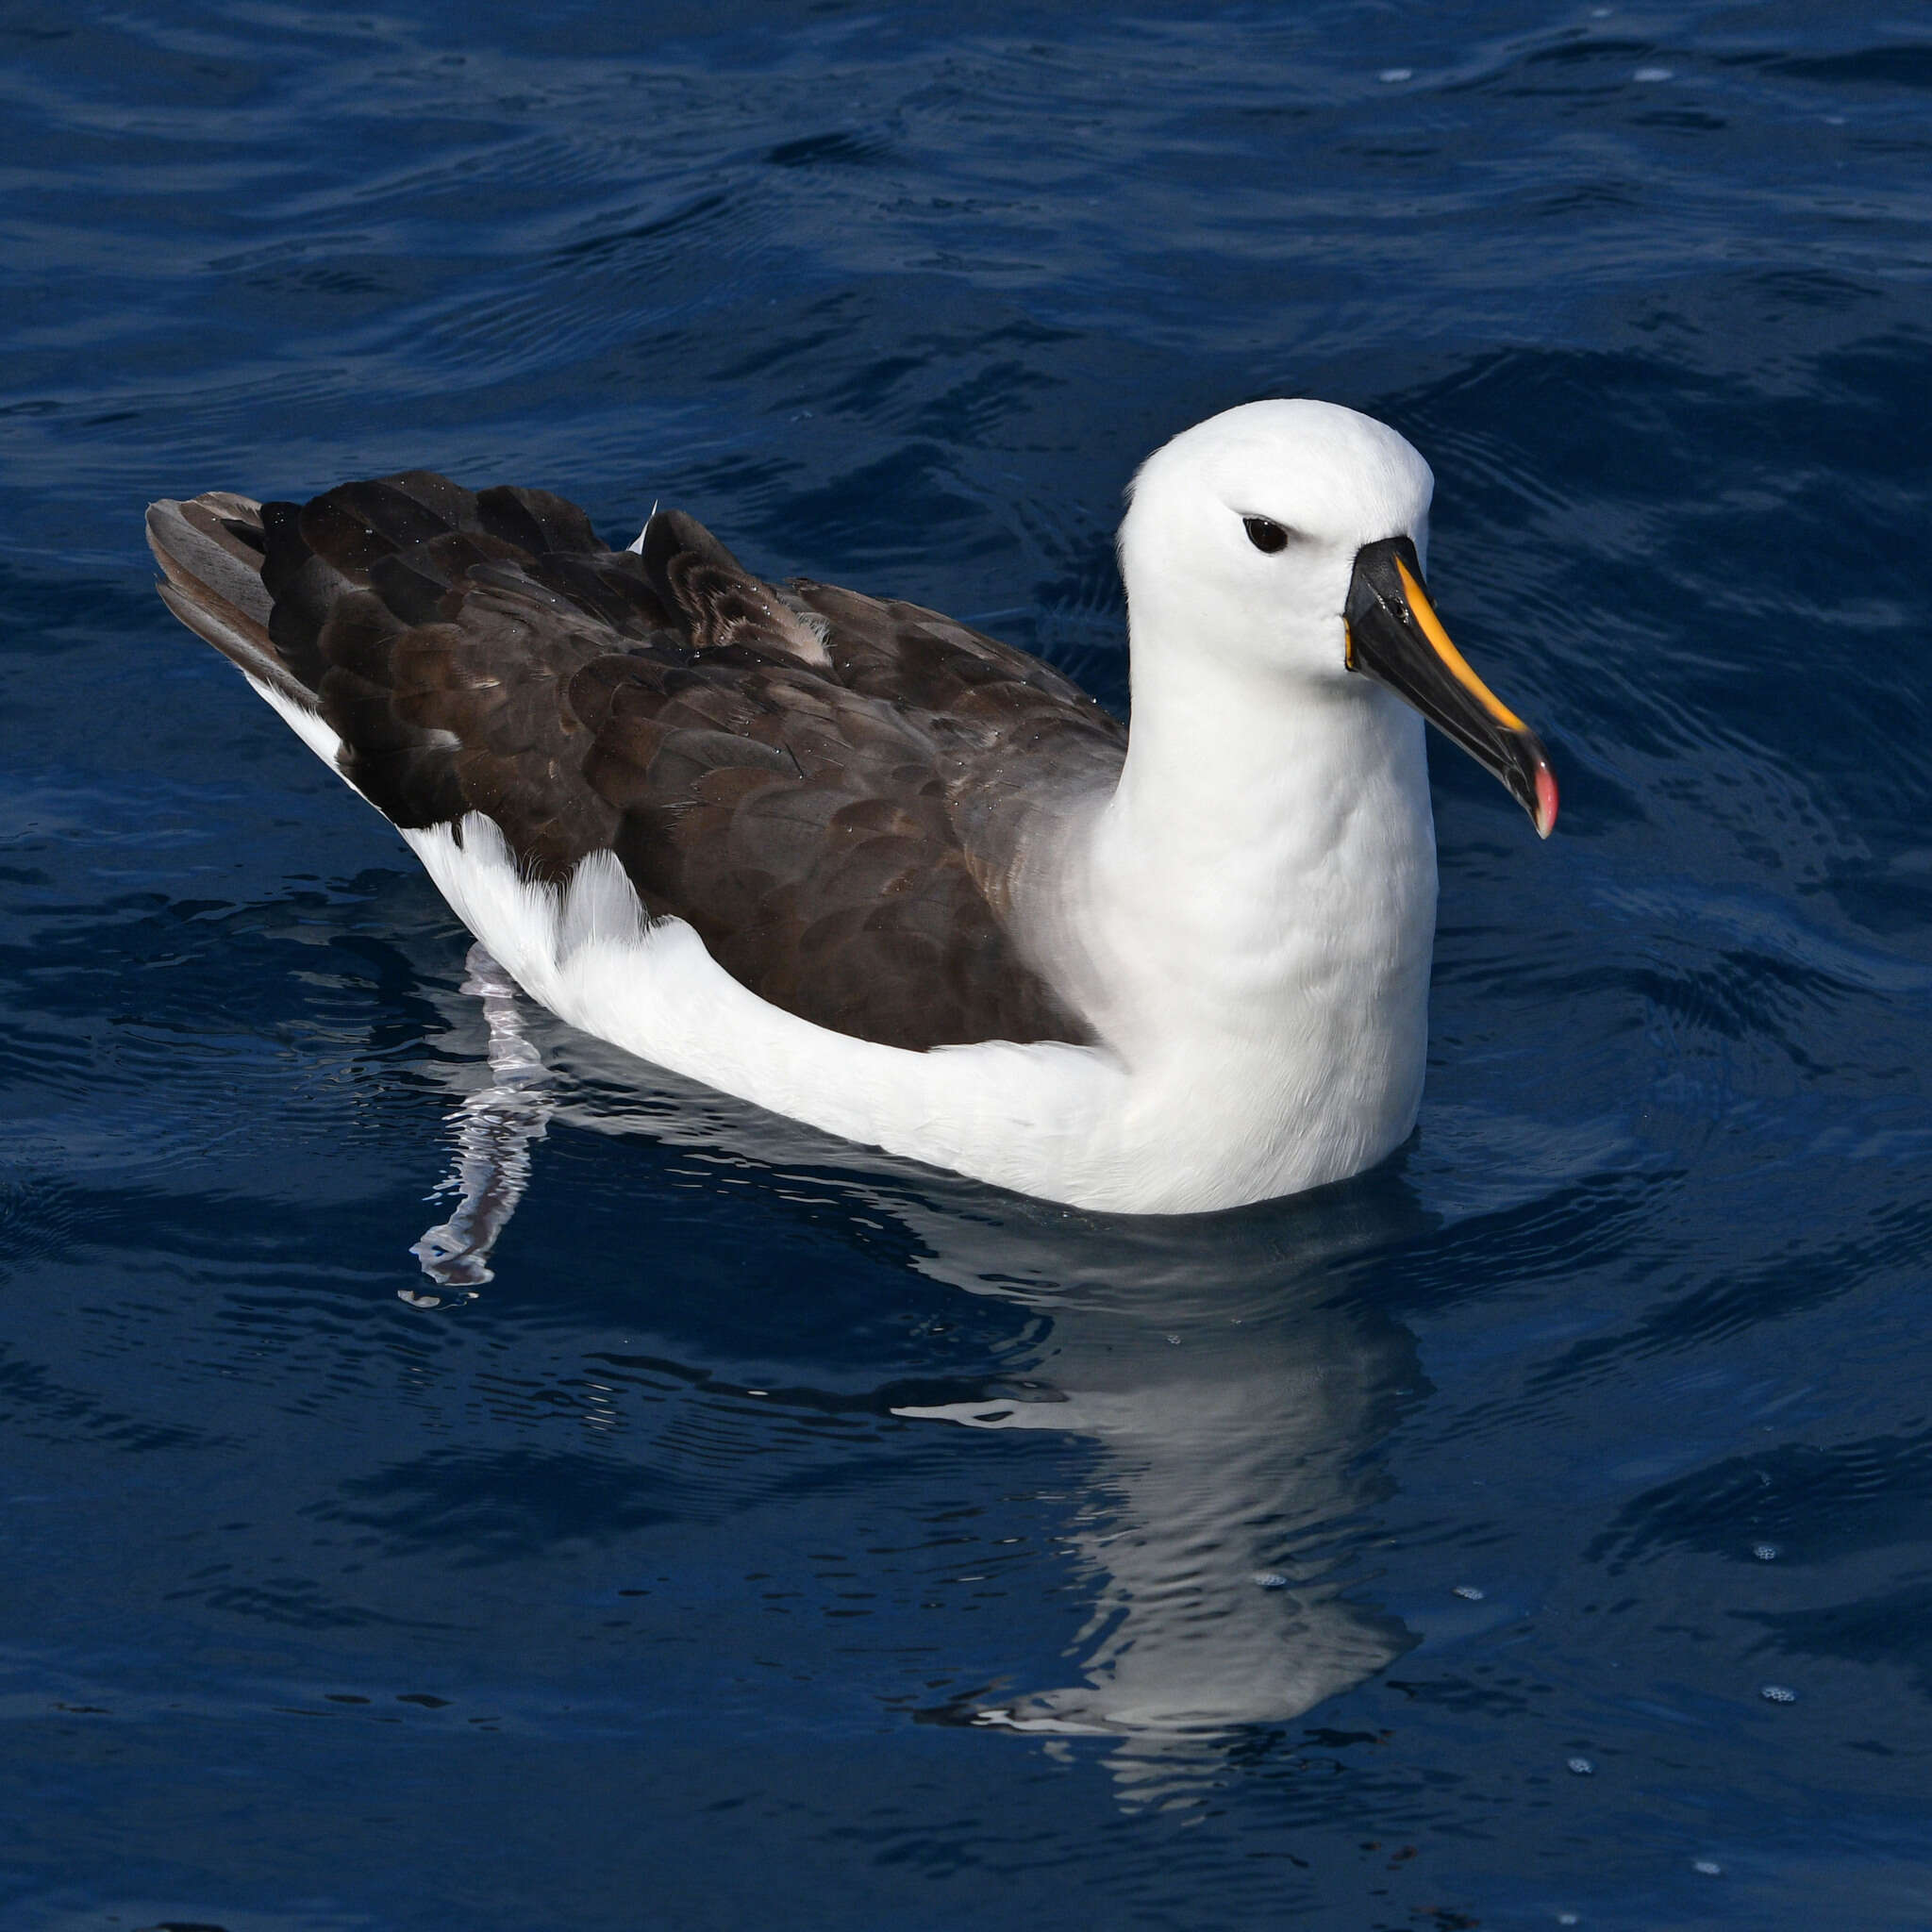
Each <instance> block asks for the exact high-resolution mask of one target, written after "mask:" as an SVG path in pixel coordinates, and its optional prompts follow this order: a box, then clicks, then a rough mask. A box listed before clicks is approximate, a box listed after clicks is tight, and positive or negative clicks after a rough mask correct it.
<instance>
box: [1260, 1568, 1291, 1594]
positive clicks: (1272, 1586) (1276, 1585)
mask: <svg viewBox="0 0 1932 1932" xmlns="http://www.w3.org/2000/svg"><path fill="white" fill-rule="evenodd" d="M1255 1583H1256V1585H1257V1588H1259V1589H1261V1590H1286V1589H1287V1588H1288V1578H1287V1577H1285V1576H1284V1575H1283V1574H1281V1572H1280V1571H1279V1570H1257V1571H1256V1572H1255Z"/></svg>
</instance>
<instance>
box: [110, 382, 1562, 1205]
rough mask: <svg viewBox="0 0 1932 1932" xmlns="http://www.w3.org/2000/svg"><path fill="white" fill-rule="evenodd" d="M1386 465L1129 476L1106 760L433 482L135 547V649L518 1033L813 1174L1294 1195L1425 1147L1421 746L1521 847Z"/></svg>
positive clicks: (1312, 420)
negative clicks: (1485, 784)
mask: <svg viewBox="0 0 1932 1932" xmlns="http://www.w3.org/2000/svg"><path fill="white" fill-rule="evenodd" d="M1432 489H1433V478H1432V476H1431V475H1430V471H1429V467H1428V465H1427V464H1426V463H1425V462H1424V460H1423V458H1421V457H1420V456H1419V455H1418V454H1417V453H1416V451H1415V450H1414V449H1413V448H1411V447H1410V445H1409V444H1408V442H1407V441H1405V440H1404V438H1402V437H1401V436H1400V435H1398V434H1397V433H1396V432H1395V431H1394V430H1392V429H1391V428H1389V427H1388V426H1387V425H1384V424H1381V423H1378V422H1376V421H1374V419H1373V418H1371V417H1367V416H1363V415H1359V414H1357V413H1356V412H1355V411H1353V410H1350V409H1345V408H1340V407H1338V406H1336V405H1333V404H1329V403H1324V402H1317V401H1310V400H1276V401H1269V402H1257V403H1250V404H1247V405H1244V406H1243V407H1241V408H1234V409H1229V410H1227V411H1226V412H1224V414H1221V415H1218V416H1215V417H1212V418H1211V419H1209V420H1208V422H1205V423H1202V424H1199V425H1196V426H1195V427H1193V428H1191V429H1189V430H1186V431H1184V432H1183V433H1182V434H1180V435H1179V436H1176V437H1175V438H1174V440H1173V441H1170V442H1168V443H1167V444H1165V445H1164V446H1163V447H1162V448H1160V449H1158V450H1157V451H1156V452H1155V453H1154V454H1153V455H1152V456H1151V457H1149V458H1147V460H1146V461H1145V462H1144V463H1143V464H1142V465H1141V469H1140V472H1139V473H1138V475H1136V476H1135V477H1134V479H1133V482H1132V484H1131V486H1130V488H1129V491H1128V506H1127V511H1126V516H1125V519H1124V522H1123V524H1122V525H1121V530H1120V538H1119V552H1120V565H1121V572H1122V575H1123V578H1124V584H1125V589H1126V598H1127V627H1128V641H1129V646H1130V653H1131V691H1132V698H1133V709H1132V730H1131V732H1130V731H1129V730H1128V729H1127V727H1126V726H1125V725H1124V724H1121V723H1120V722H1119V721H1118V720H1116V719H1115V718H1113V717H1111V716H1109V715H1108V713H1107V712H1106V711H1105V710H1103V709H1102V708H1101V707H1100V706H1099V705H1098V704H1097V703H1096V702H1095V701H1094V700H1093V699H1092V698H1091V697H1090V696H1088V695H1087V694H1086V693H1085V692H1084V691H1081V690H1080V689H1079V688H1078V687H1077V686H1076V685H1075V684H1074V683H1073V682H1072V681H1071V680H1070V679H1068V678H1067V677H1065V676H1063V675H1061V674H1060V673H1059V672H1058V671H1056V670H1054V669H1053V668H1052V667H1051V666H1049V665H1047V664H1044V663H1042V662H1041V660H1040V659H1038V658H1033V657H1030V656H1029V655H1028V654H1027V653H1025V652H1024V651H1021V650H1017V649H1015V648H1014V647H1012V646H1011V645H1008V644H1004V643H1001V642H999V641H996V640H995V639H993V638H991V637H987V636H985V635H983V634H981V633H980V632H978V631H976V630H974V629H972V628H970V627H969V626H968V625H964V624H961V623H959V622H958V621H957V620H955V619H953V618H950V617H945V616H942V615H941V613H940V612H938V611H935V610H929V609H925V608H922V607H921V606H919V605H916V604H909V603H905V602H901V601H899V600H897V599H893V598H883V597H873V596H867V595H862V594H860V593H859V592H858V591H849V590H841V589H839V588H837V587H836V586H833V585H831V584H824V583H817V582H814V581H812V580H810V579H808V578H804V577H793V578H791V579H789V580H787V581H786V582H784V583H783V584H774V583H769V582H765V581H763V580H761V579H760V578H758V576H756V575H753V574H752V573H751V572H750V571H748V570H746V569H745V567H744V566H743V565H742V564H741V563H740V562H739V560H738V559H737V558H735V557H734V556H733V555H732V554H731V552H730V551H729V550H727V549H726V548H725V547H724V544H723V543H721V542H720V541H718V539H717V538H715V537H714V536H712V535H711V534H710V532H709V531H708V530H707V529H706V528H705V527H704V526H703V525H700V524H698V523H697V522H696V521H694V520H693V519H692V518H691V517H689V516H687V515H684V514H683V513H681V512H680V511H677V510H675V509H661V508H660V509H657V510H654V512H653V513H652V515H651V518H650V520H649V522H648V523H647V524H646V525H645V526H644V529H643V532H642V534H641V536H640V537H639V538H638V540H637V541H636V542H634V543H633V544H631V545H629V546H628V547H627V548H625V549H612V548H610V547H608V546H607V545H606V544H605V543H603V542H601V541H599V540H598V538H597V536H596V534H595V532H594V531H593V530H592V529H591V524H590V520H589V519H588V517H586V516H585V514H584V513H583V511H582V510H580V509H578V508H576V507H575V505H573V504H571V503H569V502H567V501H565V500H564V499H563V498H561V497H558V496H555V495H552V494H550V493H549V492H547V491H542V490H536V489H525V488H509V487H499V488H494V489H486V490H480V491H474V492H473V491H469V490H466V489H462V488H459V487H458V485H456V484H454V483H452V482H450V481H448V480H447V479H446V478H444V477H442V476H440V475H434V474H432V473H430V472H427V471H421V470H417V471H409V472H408V473H406V474H404V475H394V476H388V477H384V478H381V479H379V480H375V481H366V482H357V483H344V484H342V485H341V486H339V487H338V488H336V489H333V490H330V491H326V492H325V493H324V494H323V495H320V496H317V497H314V498H312V499H311V500H310V501H308V502H307V503H304V504H294V503H258V502H256V501H254V500H253V499H251V498H249V497H246V496H242V495H239V494H236V493H234V492H231V491H208V493H206V494H204V495H200V496H196V497H193V498H192V499H189V500H187V501H184V502H176V501H173V500H168V501H163V502H160V503H157V504H156V505H154V506H153V507H152V508H151V509H150V511H149V513H148V522H147V528H148V539H149V542H150V544H151V546H152V548H153V550H154V553H155V556H156V558H157V559H158V562H159V564H160V567H161V570H162V573H163V575H162V577H161V579H160V582H159V584H158V590H159V591H160V594H161V596H162V598H163V599H164V600H165V602H166V603H167V606H168V608H170V609H171V610H172V611H174V613H175V615H176V616H177V617H178V618H180V619H181V621H182V622H183V623H184V624H186V625H188V626H189V628H190V629H192V630H193V631H194V632H196V633H197V634H198V635H199V636H201V637H202V638H204V639H206V640H207V641H208V642H209V643H210V644H212V645H213V646H214V647H215V648H216V649H217V650H218V651H220V652H221V653H222V654H223V655H224V656H225V657H226V658H228V659H229V660H230V662H232V663H233V664H234V665H235V666H236V667H237V668H238V669H239V670H240V671H241V672H242V675H244V676H245V677H246V678H247V680H248V682H249V683H250V684H251V685H252V686H253V687H254V689H255V690H256V691H257V692H258V694H259V695H260V696H261V697H263V698H265V699H266V700H267V701H268V703H269V704H271V705H272V706H274V708H275V709H276V710H277V711H279V712H280V713H281V715H282V717H283V718H284V719H285V720H286V721H287V723H288V724H290V725H291V727H292V728H293V729H294V731H295V732H296V734H297V735H298V736H299V737H300V738H301V739H302V740H303V741H304V742H305V743H306V744H308V746H309V748H310V749H311V750H313V751H314V752H316V753H317V754H318V755H319V756H320V757H322V758H324V759H325V760H326V761H327V763H328V764H329V766H330V767H331V769H333V770H334V771H335V772H336V773H337V774H338V775H339V776H341V778H343V779H344V780H345V781H346V782H347V783H348V784H349V785H350V786H352V787H353V788H354V789H355V790H356V791H358V792H360V793H361V794H362V796H363V797H364V798H365V799H366V800H367V801H368V802H369V803H370V804H371V805H373V806H374V807H375V808H376V810H378V811H379V812H381V813H382V814H383V815H384V816H385V817H386V818H388V819H389V821H390V822H391V824H393V825H394V826H395V827H396V829H397V830H398V831H399V832H400V833H401V834H402V836H403V838H404V839H405V840H406V841H408V844H409V846H410V847H411V848H412V849H413V850H414V852H415V854H416V856H417V857H418V858H420V859H421V861H422V863H423V865H424V867H425V869H426V871H427V872H428V874H429V875H430V877H431V879H433V880H434V881H435V883H436V885H437V887H438V889H439V890H440V891H441V892H442V894H443V896H444V897H445V898H446V899H447V900H448V902H449V904H450V906H451V907H452V908H454V909H455V911H456V913H457V916H458V918H459V919H461V921H462V922H463V924H465V925H467V926H468V927H469V929H470V931H471V932H472V933H473V934H474V935H475V938H476V940H477V941H479V942H480V943H481V944H482V945H483V946H484V947H485V948H487V950H488V952H489V953H490V954H491V956H492V957H493V958H495V959H496V960H497V961H498V962H500V964H501V965H502V966H503V967H504V969H505V970H506V971H507V972H508V974H509V975H510V976H511V977H512V978H513V979H514V980H515V982H516V983H517V984H518V985H519V986H521V987H522V988H523V989H524V991H525V992H526V993H528V995H529V996H530V997H531V998H532V999H534V1000H536V1001H538V1002H539V1003H541V1005H542V1006H544V1007H547V1008H549V1009H550V1010H551V1011H552V1012H554V1013H556V1014H557V1015H558V1016H559V1017H560V1018H561V1019H563V1020H565V1021H567V1022H569V1023H570V1024H572V1025H574V1026H576V1027H579V1028H581V1029H582V1030H584V1031H585V1032H588V1033H591V1034H595V1035H597V1036H599V1037H600V1038H602V1039H604V1040H607V1041H611V1042H612V1043H613V1044H615V1045H617V1046H619V1047H622V1048H624V1049H625V1050H626V1051H628V1052H629V1053H632V1054H635V1055H637V1056H638V1057H639V1058H642V1059H644V1060H647V1061H650V1062H653V1063H655V1064H656V1065H657V1066H659V1067H663V1068H668V1069H670V1070H672V1071H674V1072H675V1073H678V1074H685V1075H688V1076H690V1077H691V1078H694V1079H696V1080H699V1081H701V1082H704V1083H706V1084H708V1085H709V1086H711V1087H714V1088H717V1089H720V1090H722V1091H725V1092H727V1093H731V1094H735V1095H738V1096H740V1097H741V1098H742V1099H744V1100H748V1101H752V1102H755V1103H757V1104H758V1105H759V1106H761V1107H764V1108H771V1109H773V1110H774V1111H775V1112H778V1113H781V1114H787V1115H790V1116H791V1117H793V1118H795V1119H798V1120H801V1121H805V1122H808V1123H809V1124H812V1125H814V1126H816V1127H819V1128H822V1129H824V1131H826V1132H828V1133H831V1134H835V1135H840V1136H842V1137H843V1138H844V1139H846V1140H848V1141H858V1142H861V1143H864V1144H867V1145H871V1146H876V1147H880V1148H884V1149H887V1150H889V1151H891V1153H894V1154H897V1155H902V1156H908V1157H910V1158H915V1159H918V1160H922V1161H927V1162H930V1163H932V1164H934V1165H936V1166H940V1167H944V1168H951V1169H954V1170H957V1171H958V1172H959V1173H961V1174H968V1175H971V1176H974V1177H975V1178H977V1179H979V1180H982V1181H987V1182H991V1183H994V1184H996V1185H999V1186H1003V1187H1007V1188H1010V1189H1014V1190H1017V1191H1021V1192H1023V1193H1028V1194H1035V1195H1040V1196H1043V1197H1045V1198H1047V1199H1050V1200H1055V1201H1059V1202H1064V1203H1067V1204H1069V1205H1072V1206H1074V1207H1077V1208H1088V1209H1094V1210H1100V1211H1111V1212H1122V1213H1186V1212H1198V1211H1204V1210H1210V1209H1216V1208H1232V1207H1236V1206H1239V1205H1241V1204H1242V1203H1246V1202H1252V1201H1257V1200H1264V1199H1268V1198H1271V1197H1274V1196H1276V1195H1281V1194H1289V1193H1293V1192H1296V1191H1300V1190H1303V1189H1307V1188H1313V1187H1318V1186H1321V1185H1323V1184H1324V1183H1327V1182H1331V1181H1337V1180H1341V1179H1343V1178H1345V1177H1346V1176H1348V1175H1350V1174H1357V1173H1359V1172H1361V1171H1362V1170H1363V1169H1365V1168H1368V1167H1370V1166H1373V1165H1374V1163H1376V1162H1377V1161H1379V1160H1381V1159H1383V1158H1385V1157H1386V1156H1388V1155H1389V1154H1390V1153H1391V1152H1392V1151H1393V1150H1394V1149H1395V1148H1396V1147H1397V1146H1399V1145H1400V1144H1401V1143H1402V1142H1403V1141H1405V1140H1406V1139H1407V1136H1408V1134H1409V1132H1410V1130H1411V1129H1412V1127H1413V1126H1414V1124H1415V1119H1416V1112H1417V1108H1418V1106H1419V1105H1420V1102H1421V1097H1422V1088H1423V1072H1424V1058H1425V1053H1426V1045H1427V1008H1428V984H1429V964H1430V955H1431V951H1432V948H1433V944H1434V936H1435V919H1436V841H1435V827H1434V822H1433V819H1432V816H1431V812H1430V807H1429V788H1428V770H1427V763H1426V757H1425V751H1424V720H1427V721H1429V722H1430V723H1433V724H1436V725H1437V726H1438V727H1439V728H1440V729H1441V731H1442V732H1444V733H1445V734H1446V735H1447V736H1448V737H1449V738H1450V739H1451V740H1452V741H1454V742H1455V743H1457V745H1459V746H1460V747H1461V748H1462V749H1463V750H1464V751H1466V752H1467V753H1469V754H1470V755H1471V756H1472V757H1473V758H1475V759H1476V761H1477V762H1478V763H1480V764H1481V765H1483V766H1484V767H1486V768H1487V769H1488V770H1489V771H1490V772H1491V773H1492V774H1494V775H1495V776H1496V777H1497V778H1499V779H1500V780H1501V781H1502V782H1503V784H1504V785H1506V786H1507V788H1508V790H1509V791H1510V792H1511V793H1512V794H1513V795H1514V796H1515V798H1516V799H1517V801H1518V803H1519V804H1521V805H1522V807H1523V808H1524V810H1525V811H1526V812H1527V813H1528V814H1529V816H1530V818H1531V820H1532V822H1533V823H1534V824H1535V826H1536V829H1537V831H1538V833H1540V834H1541V835H1542V836H1544V837H1547V836H1548V834H1549V831H1550V829H1551V827H1552V825H1553V824H1555V822H1556V816H1557V785H1556V780H1555V777H1554V775H1553V774H1552V772H1551V769H1550V761H1549V758H1548V757H1547V755H1546V754H1545V752H1544V749H1543V746H1542V744H1541V741H1539V739H1538V738H1537V736H1536V735H1535V733H1534V732H1532V731H1531V730H1530V729H1529V727H1528V726H1527V725H1526V724H1524V721H1523V720H1522V719H1521V718H1520V717H1518V716H1517V715H1516V713H1515V712H1513V711H1512V710H1510V709H1509V708H1507V706H1506V705H1504V704H1503V703H1502V701H1501V700H1500V699H1498V698H1497V697H1496V696H1495V695H1494V694H1493V693H1492V692H1491V691H1490V690H1489V688H1488V687H1487V686H1486V685H1485V684H1484V683H1483V681H1482V680H1481V679H1480V678H1479V677H1478V676H1477V675H1476V674H1475V673H1474V671H1473V670H1472V669H1471V668H1470V666H1469V664H1468V663H1467V662H1466V661H1465V660H1464V658H1462V657H1461V655H1460V654H1459V653H1458V652H1457V649H1456V646H1455V645H1454V644H1453V643H1452V642H1451V641H1450V640H1449V636H1448V633H1447V632H1446V631H1445V630H1444V628H1443V626H1442V624H1441V620H1440V619H1439V618H1438V617H1437V615H1436V612H1435V609H1434V608H1433V606H1432V605H1431V603H1430V601H1429V597H1428V593H1427V591H1426V590H1425V588H1424V584H1425V577H1424V560H1425V558H1426V555H1427V541H1428V510H1429V501H1430V495H1431V491H1432Z"/></svg>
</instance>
